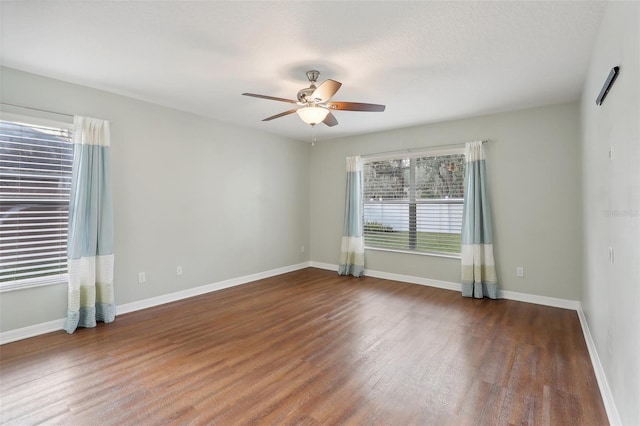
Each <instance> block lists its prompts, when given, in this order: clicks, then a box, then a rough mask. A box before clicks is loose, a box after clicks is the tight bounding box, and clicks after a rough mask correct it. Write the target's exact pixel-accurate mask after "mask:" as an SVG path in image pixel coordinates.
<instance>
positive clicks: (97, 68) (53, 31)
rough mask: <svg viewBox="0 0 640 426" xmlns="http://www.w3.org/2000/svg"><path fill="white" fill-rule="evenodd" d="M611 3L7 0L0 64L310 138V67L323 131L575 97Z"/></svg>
mask: <svg viewBox="0 0 640 426" xmlns="http://www.w3.org/2000/svg"><path fill="white" fill-rule="evenodd" d="M605 6H606V2H601V1H598V2H592V1H568V2H559V1H537V2H520V1H512V2H449V1H447V2H415V1H414V2H398V1H386V2H383V1H375V2H366V1H339V2H338V1H335V2H333V1H321V2H320V1H318V2H299V1H287V2H275V1H262V2H241V1H234V2H227V1H224V2H222V1H200V2H190V1H163V2H153V1H145V2H138V1H122V2H112V1H105V2H102V1H85V2H67V1H64V2H62V1H51V0H49V1H16V2H0V19H1V45H0V48H1V50H0V52H1V57H0V60H1V63H2V65H4V66H8V67H12V68H17V69H20V70H24V71H28V72H33V73H36V74H41V75H45V76H49V77H53V78H58V79H61V80H65V81H69V82H74V83H78V84H82V85H86V86H90V87H95V88H99V89H104V90H108V91H111V92H115V93H120V94H124V95H127V96H131V97H134V98H138V99H142V100H146V101H150V102H154V103H157V104H161V105H165V106H169V107H172V108H176V109H180V110H184V111H189V112H193V113H196V114H199V115H203V116H208V117H213V118H215V119H218V120H221V121H225V122H229V123H235V124H237V125H241V126H246V127H252V128H256V129H260V130H262V131H265V132H271V133H275V134H279V135H283V136H287V137H290V138H294V139H298V140H305V141H308V140H310V138H311V135H312V132H311V128H310V126H308V125H306V124H304V123H303V122H302V121H301V120H300V119H299V118H298V117H297V115H295V114H293V115H289V116H286V117H283V118H280V119H277V120H274V121H270V122H262V121H261V119H262V118H264V117H267V116H270V115H273V114H277V113H279V112H282V111H285V110H287V109H290V107H291V105H290V104H287V103H281V102H275V101H267V100H262V99H256V98H249V97H245V96H241V95H240V94H241V93H243V92H253V93H260V94H265V95H271V96H276V97H283V98H292V99H295V96H296V93H297V91H298V90H300V89H302V88H304V87H307V86H308V82H307V80H306V76H305V71H307V70H308V69H318V70H320V72H321V75H320V79H319V80H320V81H323V80H324V79H327V78H331V79H334V80H338V81H340V82H342V83H343V85H342V88H341V89H340V91H339V92H338V93H337V94H336V95H335V96H334V98H333V100H338V101H352V102H369V103H380V104H386V105H387V109H386V111H385V112H382V113H375V112H347V111H338V112H335V115H336V117H337V119H338V121H339V123H340V124H339V125H338V126H335V127H332V128H328V127H326V126H324V125H319V126H316V127H317V128H316V131H317V137H318V138H322V139H328V138H334V137H340V136H347V135H354V134H361V133H368V132H374V131H380V130H385V129H392V128H399V127H405V126H412V125H418V124H422V123H432V122H437V121H443V120H450V119H456V118H461V117H469V116H476V115H482V114H487V113H492V112H499V111H505V110H511V109H518V108H526V107H531V106H537V105H545V104H550V103H558V102H566V101H571V100H576V99H578V98H579V96H580V92H581V88H582V84H583V82H584V78H585V76H586V70H587V67H588V62H589V58H590V54H591V50H592V47H593V45H594V42H595V37H596V34H597V30H598V27H599V24H600V20H601V18H602V14H603V12H604V8H605Z"/></svg>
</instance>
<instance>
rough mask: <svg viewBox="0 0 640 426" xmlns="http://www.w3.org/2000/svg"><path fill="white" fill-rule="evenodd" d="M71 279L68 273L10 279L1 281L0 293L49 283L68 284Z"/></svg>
mask: <svg viewBox="0 0 640 426" xmlns="http://www.w3.org/2000/svg"><path fill="white" fill-rule="evenodd" d="M68 281H69V278H68V275H67V274H61V275H54V276H49V277H41V278H33V279H29V280H20V281H8V282H4V283H0V293H5V292H8V291H15V290H25V289H28V288H35V287H44V286H49V285H60V284H67V282H68Z"/></svg>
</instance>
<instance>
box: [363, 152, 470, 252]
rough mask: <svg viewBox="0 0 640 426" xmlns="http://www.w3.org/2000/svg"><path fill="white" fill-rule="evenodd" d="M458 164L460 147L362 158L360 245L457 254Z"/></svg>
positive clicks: (460, 191) (462, 162)
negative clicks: (436, 152) (431, 152)
mask: <svg viewBox="0 0 640 426" xmlns="http://www.w3.org/2000/svg"><path fill="white" fill-rule="evenodd" d="M464 166H465V158H464V153H463V152H462V151H459V152H456V153H450V154H445V155H428V154H425V155H424V156H420V157H408V156H407V157H396V158H389V159H384V160H370V161H366V160H365V163H364V168H363V184H364V194H363V199H364V239H365V246H366V247H367V248H378V249H388V250H399V251H410V252H420V253H434V254H442V255H452V256H457V255H459V254H460V234H461V227H462V208H463V203H464Z"/></svg>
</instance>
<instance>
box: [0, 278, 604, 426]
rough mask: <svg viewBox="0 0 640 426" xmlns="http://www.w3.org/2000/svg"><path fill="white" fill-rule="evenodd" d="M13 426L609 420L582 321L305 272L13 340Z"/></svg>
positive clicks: (0, 405)
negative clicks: (106, 322)
mask: <svg viewBox="0 0 640 426" xmlns="http://www.w3.org/2000/svg"><path fill="white" fill-rule="evenodd" d="M0 410H1V414H0V421H1V422H2V423H3V424H4V423H6V424H18V425H27V424H40V423H48V424H64V425H89V424H114V425H116V424H117V425H153V424H220V425H236V424H278V425H280V424H296V425H320V424H322V425H325V424H364V425H369V424H381V425H507V424H518V425H520V424H535V425H604V424H608V422H607V417H606V414H605V410H604V406H603V403H602V399H601V397H600V394H599V391H598V386H597V383H596V379H595V375H594V372H593V368H592V366H591V363H590V360H589V355H588V353H587V348H586V345H585V342H584V338H583V335H582V332H581V329H580V324H579V321H578V316H577V314H576V312H574V311H570V310H564V309H558V308H550V307H545V306H540V305H533V304H528V303H521V302H515V301H507V300H498V301H490V300H474V299H466V298H462V297H461V296H460V294H459V293H457V292H453V291H448V290H441V289H435V288H430V287H424V286H419V285H412V284H404V283H400V282H395V281H387V280H381V279H376V278H368V277H367V278H360V279H357V278H351V277H339V276H338V275H336V273H335V272H330V271H323V270H319V269H312V268H310V269H304V270H301V271H296V272H292V273H288V274H284V275H281V276H278V277H273V278H269V279H265V280H261V281H257V282H254V283H250V284H246V285H242V286H238V287H234V288H230V289H226V290H222V291H218V292H215V293H210V294H206V295H203V296H199V297H195V298H191V299H187V300H183V301H179V302H175V303H171V304H166V305H162V306H158V307H155V308H151V309H146V310H144V311H138V312H133V313H130V314H126V315H121V316H118V317H117V318H116V321H115V322H114V323H112V324H109V325H104V324H100V325H99V326H98V327H97V328H94V329H79V330H78V331H77V332H76V333H75V334H73V335H67V334H66V333H65V332H63V331H60V332H56V333H50V334H47V335H43V336H38V337H35V338H31V339H26V340H22V341H19V342H14V343H10V344H6V345H3V346H1V347H0Z"/></svg>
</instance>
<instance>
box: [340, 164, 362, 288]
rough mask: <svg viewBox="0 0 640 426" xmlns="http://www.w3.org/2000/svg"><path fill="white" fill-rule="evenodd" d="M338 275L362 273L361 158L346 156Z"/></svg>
mask: <svg viewBox="0 0 640 426" xmlns="http://www.w3.org/2000/svg"><path fill="white" fill-rule="evenodd" d="M338 274H340V275H349V274H350V275H353V276H354V277H361V276H362V275H364V236H363V233H362V159H361V158H360V157H359V156H356V157H347V191H346V199H345V211H344V226H343V233H342V247H341V249H340V266H339V268H338Z"/></svg>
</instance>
